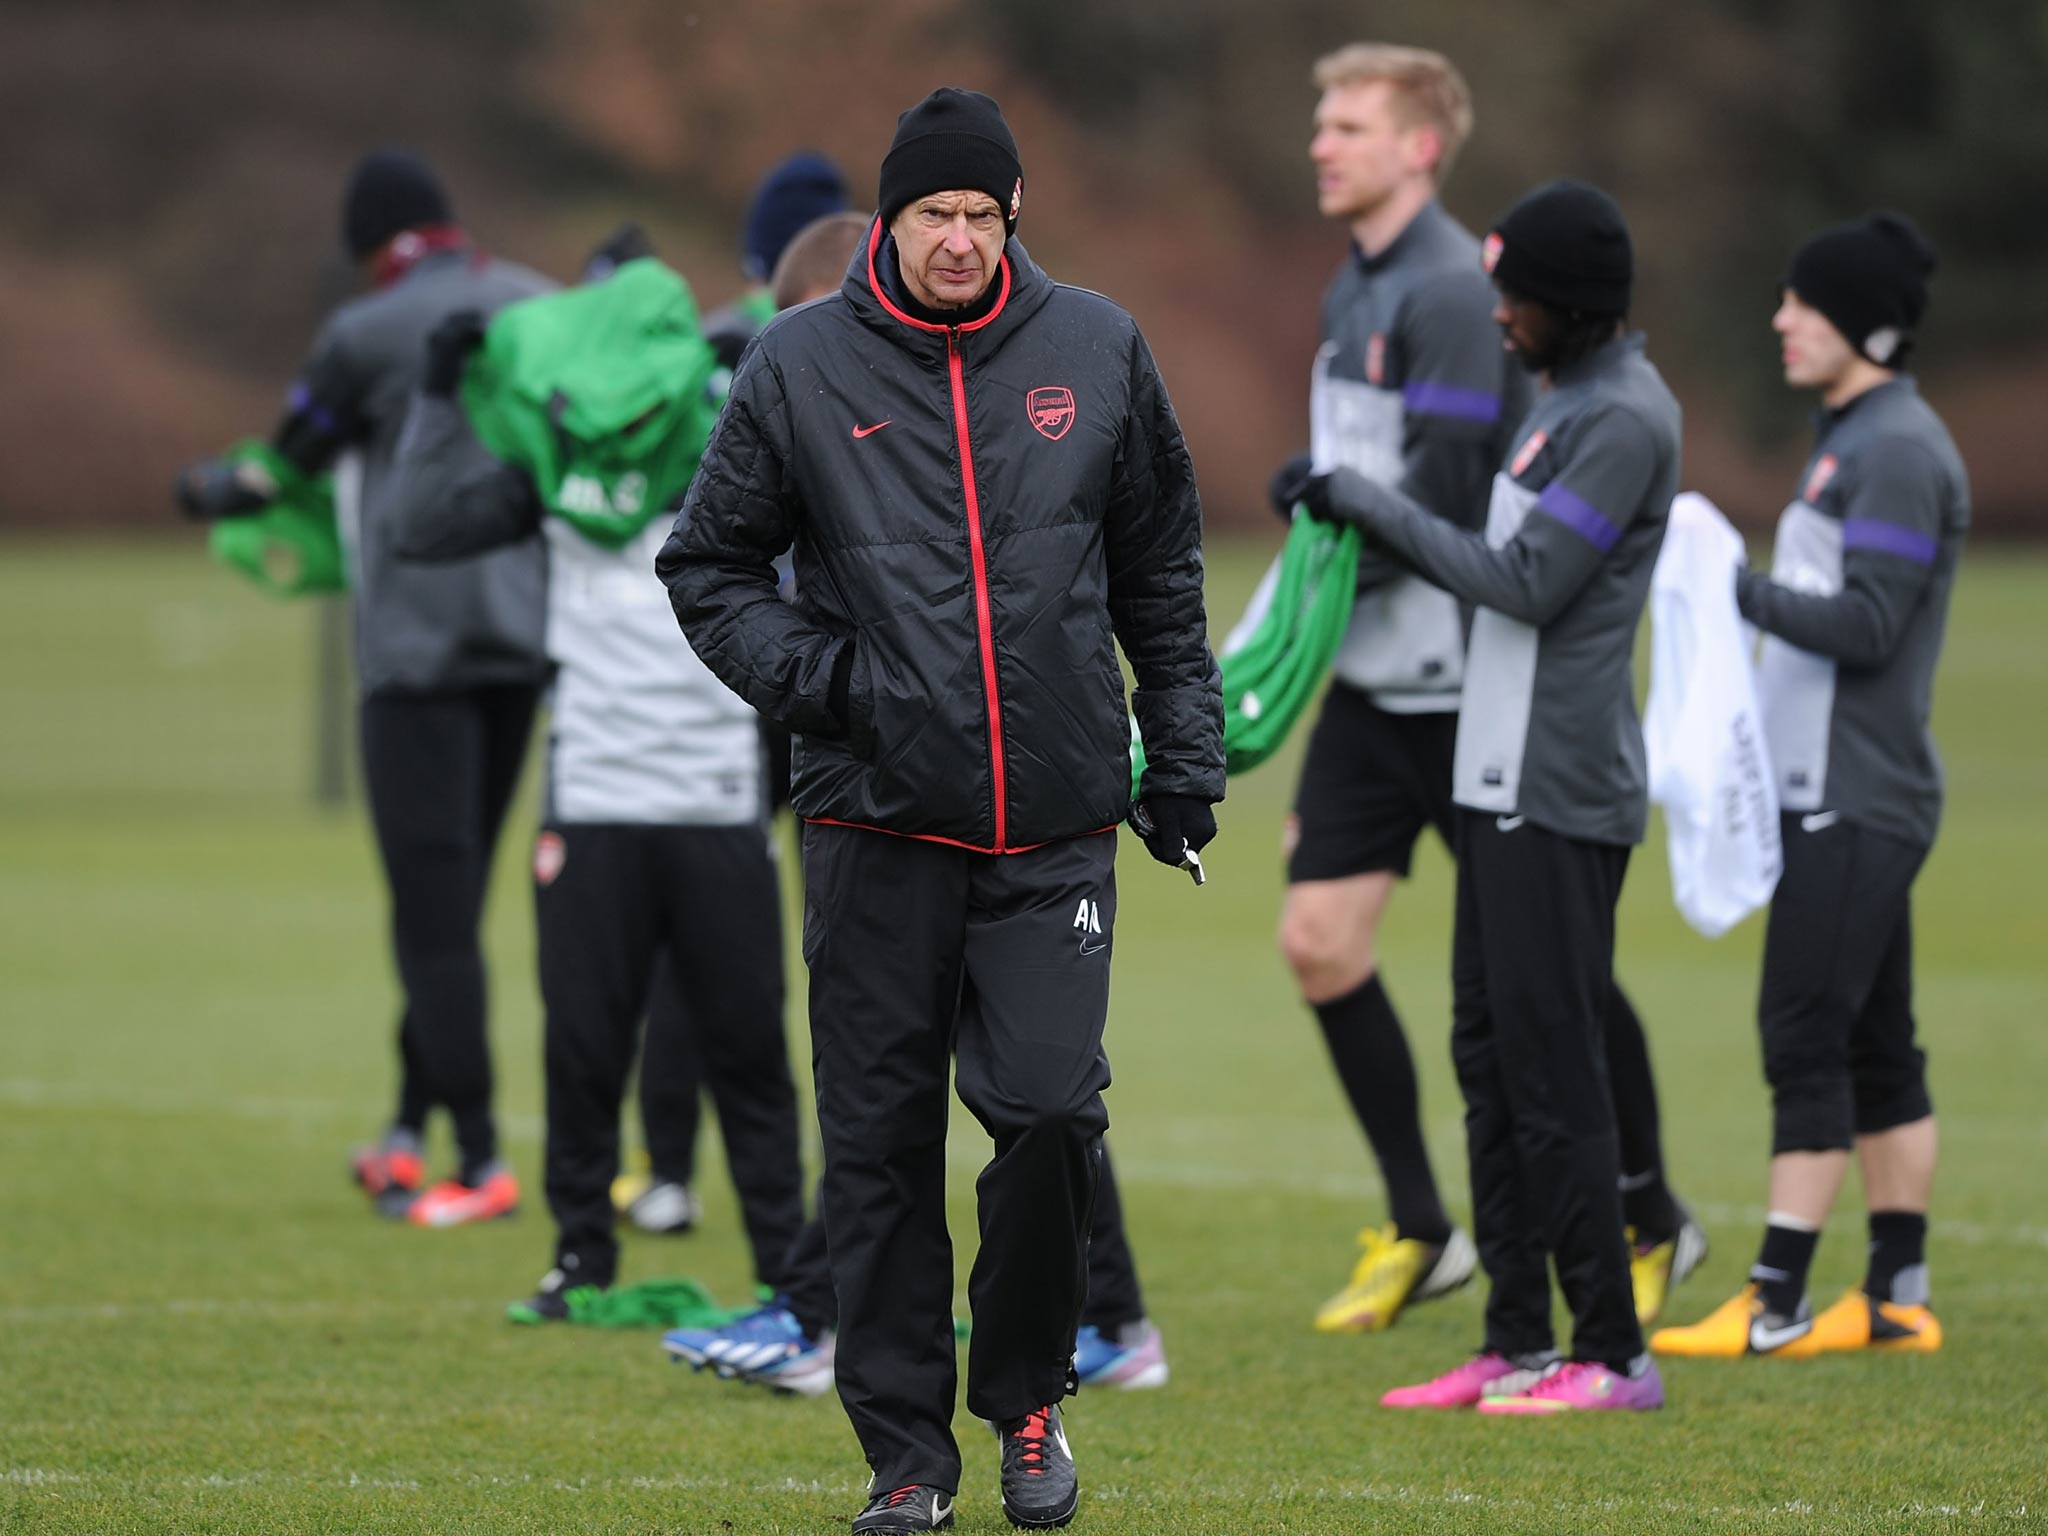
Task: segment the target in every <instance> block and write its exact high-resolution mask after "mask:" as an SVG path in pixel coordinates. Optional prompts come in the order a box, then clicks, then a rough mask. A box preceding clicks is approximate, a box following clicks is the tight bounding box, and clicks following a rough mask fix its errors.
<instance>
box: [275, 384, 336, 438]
mask: <svg viewBox="0 0 2048 1536" xmlns="http://www.w3.org/2000/svg"><path fill="white" fill-rule="evenodd" d="M284 408H285V410H286V411H287V412H289V413H290V414H291V415H293V416H304V417H305V418H306V419H307V420H309V421H310V422H312V423H313V425H314V426H316V427H318V428H319V429H320V430H321V431H322V432H325V433H326V434H327V435H328V436H329V437H339V436H341V423H340V422H338V421H336V420H335V419H334V413H333V412H332V411H330V410H328V409H327V407H326V406H324V405H322V404H321V403H320V402H319V401H318V400H315V399H314V398H313V392H312V391H311V390H310V389H308V388H306V386H305V385H303V384H294V385H293V386H292V392H291V393H290V394H289V395H286V396H285V400H284Z"/></svg>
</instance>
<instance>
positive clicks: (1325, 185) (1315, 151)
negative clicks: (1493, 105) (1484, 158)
mask: <svg viewBox="0 0 2048 1536" xmlns="http://www.w3.org/2000/svg"><path fill="white" fill-rule="evenodd" d="M1436 155H1437V132H1436V130H1435V129H1434V128H1427V127H1419V126H1410V125H1408V124H1406V123H1404V122H1403V121H1402V119H1401V115H1400V112H1399V108H1398V103H1397V101H1396V99H1395V95H1394V87H1393V86H1392V85H1391V84H1390V83H1388V82H1387V81H1385V80H1367V81H1363V82H1361V83H1359V84H1356V85H1333V86H1331V87H1330V89H1328V90H1327V91H1325V92H1323V99H1322V100H1321V101H1320V102H1318V103H1317V104H1316V131H1315V136H1314V137H1313V138H1311V139H1310V140H1309V143H1308V158H1309V161H1310V162H1311V163H1312V164H1313V165H1314V166H1315V168H1316V207H1317V208H1319V209H1320V210H1321V211H1322V214H1323V217H1324V218H1326V219H1345V220H1352V221H1356V220H1358V219H1362V218H1364V217H1366V215H1368V214H1370V213H1371V212H1372V211H1373V210H1374V209H1375V208H1377V207H1379V206H1380V204H1382V203H1384V202H1385V201H1386V200H1387V199H1388V198H1389V197H1390V196H1392V195H1393V193H1394V191H1395V189H1396V188H1398V187H1400V186H1401V185H1402V184H1403V183H1404V182H1406V181H1408V180H1409V179H1410V178H1413V177H1416V176H1424V177H1426V176H1427V175H1428V174H1429V170H1430V167H1431V166H1432V165H1433V164H1435V162H1436Z"/></svg>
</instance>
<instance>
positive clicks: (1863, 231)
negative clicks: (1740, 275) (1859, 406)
mask: <svg viewBox="0 0 2048 1536" xmlns="http://www.w3.org/2000/svg"><path fill="white" fill-rule="evenodd" d="M1934 268H1935V256H1934V247H1933V246H1931V245H1929V244H1928V243H1927V238H1926V237H1925V236H1924V235H1922V234H1921V233H1920V231H1919V230H1918V229H1916V228H1915V227H1914V225H1913V222H1912V220H1910V219H1908V218H1906V217H1905V216H1904V215H1903V214H1897V213H1873V214H1871V215H1870V216H1869V217H1868V218H1864V219H1859V220H1857V221H1856V222H1855V223H1853V224H1839V225H1837V226H1836V227H1835V228H1833V229H1829V230H1823V231H1822V232H1821V233H1820V234H1818V235H1815V236H1814V237H1813V238H1812V239H1811V240H1809V241H1807V242H1806V244H1804V245H1802V246H1801V247H1799V249H1798V250H1797V251H1795V252H1793V254H1792V264H1791V266H1790V267H1789V268H1788V269H1787V271H1786V273H1785V286H1786V287H1787V288H1788V289H1790V290H1791V291H1792V292H1793V293H1796V294H1798V295H1799V297H1800V298H1801V299H1802V300H1804V301H1805V302H1806V303H1807V304H1809V305H1810V306H1812V307H1813V308H1814V309H1817V310H1819V311H1820V312H1821V313H1822V314H1824V315H1826V316H1827V317H1828V320H1829V322H1830V323H1831V324H1833V326H1834V328H1835V329H1836V330H1838V331H1840V332H1841V333H1842V337H1843V339H1844V340H1846V341H1847V342H1848V343H1849V345H1850V346H1851V347H1854V348H1855V349H1856V351H1857V352H1858V353H1859V354H1860V355H1861V356H1862V357H1864V358H1866V359H1867V360H1869V361H1870V362H1873V363H1875V364H1877V366H1878V367H1880V368H1894V369H1896V368H1902V367H1904V366H1905V363H1906V359H1907V358H1908V357H1910V356H1911V355H1912V351H1913V341H1914V331H1915V330H1916V329H1917V328H1918V326H1919V324H1920V317H1921V316H1922V315H1924V314H1925V313H1926V312H1927V279H1928V278H1930V277H1932V276H1933V275H1934Z"/></svg>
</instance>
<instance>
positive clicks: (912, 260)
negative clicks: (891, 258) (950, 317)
mask: <svg viewBox="0 0 2048 1536" xmlns="http://www.w3.org/2000/svg"><path fill="white" fill-rule="evenodd" d="M889 233H890V234H891V235H893V236H895V237H896V257H897V264H898V266H899V267H900V268H901V269H902V272H903V285H904V287H906V288H908V289H909V290H910V296H911V297H912V298H914V299H916V300H917V301H918V303H920V304H923V305H924V306H926V307H927V308H929V309H960V308H962V307H964V306H965V305H968V304H972V303H973V302H974V301H975V300H976V299H978V298H980V297H981V296H982V294H984V293H985V292H987V291H988V285H989V284H990V283H992V282H994V281H995V276H996V268H997V266H998V264H999V263H1000V262H1001V260H1002V256H1003V210H1002V209H1001V208H1000V207H998V206H997V205H996V200H995V199H994V198H992V197H990V196H989V195H988V194H987V193H986V192H931V193H927V194H926V195H925V196H923V197H920V198H917V199H915V200H913V201H912V202H910V203H907V204H906V205H905V206H904V208H903V211H902V212H901V213H899V214H897V215H896V217H895V219H894V220H893V221H892V222H891V223H890V225H889Z"/></svg>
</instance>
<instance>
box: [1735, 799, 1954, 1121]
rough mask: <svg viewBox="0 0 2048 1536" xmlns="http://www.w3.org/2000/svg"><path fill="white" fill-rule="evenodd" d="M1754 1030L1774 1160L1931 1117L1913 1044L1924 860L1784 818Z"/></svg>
mask: <svg viewBox="0 0 2048 1536" xmlns="http://www.w3.org/2000/svg"><path fill="white" fill-rule="evenodd" d="M1784 844H1785V869H1784V873H1783V874H1781V875H1780V876H1779V877H1778V889H1777V891H1776V893H1775V894H1774V895H1773V896H1772V898H1771V915H1770V922H1769V926H1768V927H1767V928H1766V929H1765V930H1764V975H1763V987H1762V991H1761V994H1760V996H1759V998H1758V1001H1757V1027H1758V1029H1759V1031H1760V1032H1761V1033H1762V1035H1763V1047H1764V1077H1765V1079H1766V1080H1767V1081H1768V1082H1769V1083H1770V1085H1771V1099H1772V1121H1773V1124H1772V1134H1771V1150H1772V1152H1773V1153H1779V1152H1831V1151H1838V1150H1842V1149H1844V1148H1847V1147H1849V1146H1850V1145H1851V1144H1852V1142H1853V1140H1854V1138H1855V1137H1857V1136H1868V1135H1873V1134H1875V1133H1876V1132H1879V1131H1888V1130H1890V1129H1892V1128H1893V1127H1894V1126H1900V1125H1909V1124H1911V1123H1912V1122H1913V1121H1915V1120H1923V1119H1925V1118H1926V1117H1927V1116H1928V1115H1930V1114H1932V1113H1933V1112H1934V1107H1933V1103H1932V1101H1931V1100H1930V1099H1929V1097H1928V1093H1927V1057H1926V1054H1925V1053H1924V1052H1923V1051H1922V1050H1921V1049H1920V1048H1919V1046H1918V1045H1917V1044H1915V1042H1914V1038H1913V1034H1914V1030H1913V919H1912V906H1911V899H1910V897H1911V891H1912V887H1913V877H1914V876H1915V875H1917V874H1918V873H1919V872H1920V865H1921V862H1922V861H1923V860H1924V859H1925V858H1926V857H1927V850H1926V849H1925V848H1921V847H1918V846H1916V845H1915V844H1912V843H1908V842H1903V841H1901V840H1899V839H1898V838H1893V837H1887V836H1885V835H1884V834H1883V833H1881V832H1873V831H1871V830H1870V829H1869V828H1868V827H1858V826H1855V825H1852V824H1851V823H1849V822H1846V821H1843V820H1841V819H1840V818H1839V817H1838V816H1837V814H1836V813H1835V812H1832V811H1819V812H1810V813H1808V814H1805V815H1800V814H1798V813H1796V812H1789V811H1788V812H1787V813H1786V814H1785V817H1784Z"/></svg>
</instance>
